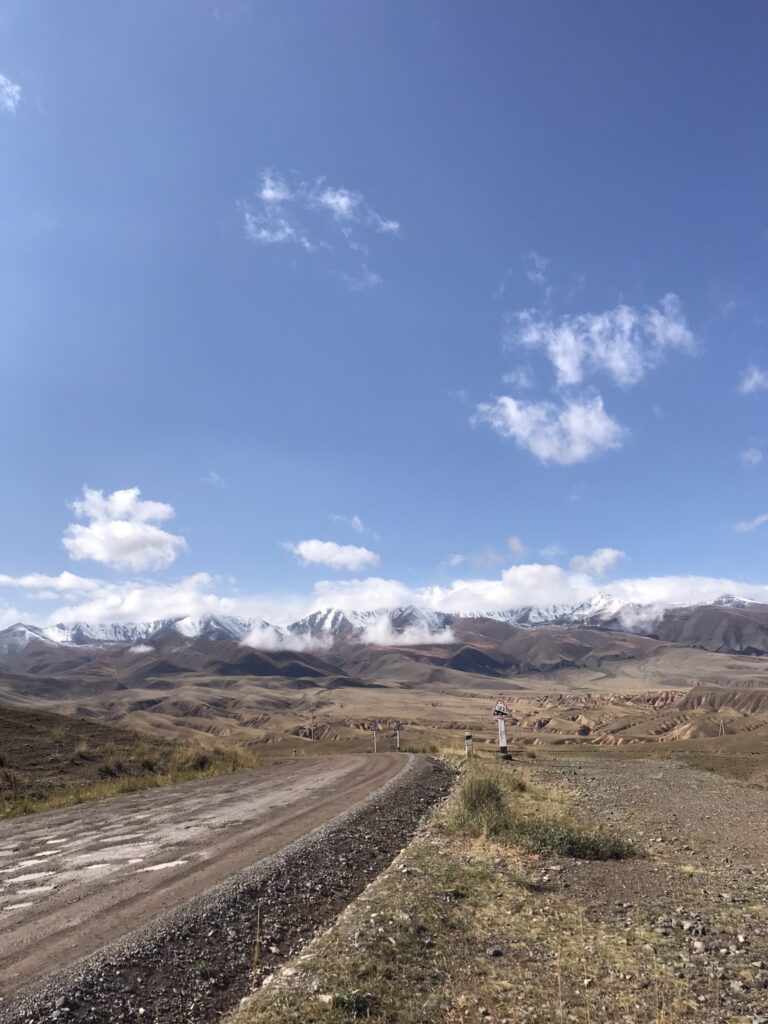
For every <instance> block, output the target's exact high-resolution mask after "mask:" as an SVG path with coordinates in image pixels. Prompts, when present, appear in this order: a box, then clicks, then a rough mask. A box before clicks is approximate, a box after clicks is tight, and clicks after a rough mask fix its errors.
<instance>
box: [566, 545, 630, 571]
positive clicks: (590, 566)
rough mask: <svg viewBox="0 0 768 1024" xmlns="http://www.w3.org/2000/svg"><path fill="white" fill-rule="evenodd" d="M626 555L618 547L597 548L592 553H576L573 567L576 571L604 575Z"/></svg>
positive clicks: (572, 562) (572, 561) (572, 563)
mask: <svg viewBox="0 0 768 1024" xmlns="http://www.w3.org/2000/svg"><path fill="white" fill-rule="evenodd" d="M624 558H626V555H625V553H624V552H623V551H619V550H618V549H617V548H597V550H595V551H593V552H592V554H591V555H574V556H573V558H572V559H571V563H570V565H571V568H572V569H573V570H574V571H575V572H586V573H589V575H590V576H604V575H605V574H606V573H607V572H608V570H609V569H612V568H613V567H614V565H617V564H618V563H619V562H621V561H622V560H623V559H624Z"/></svg>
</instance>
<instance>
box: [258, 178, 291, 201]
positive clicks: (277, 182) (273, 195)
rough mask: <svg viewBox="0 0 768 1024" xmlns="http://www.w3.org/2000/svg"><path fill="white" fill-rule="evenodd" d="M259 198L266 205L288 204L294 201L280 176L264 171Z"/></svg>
mask: <svg viewBox="0 0 768 1024" xmlns="http://www.w3.org/2000/svg"><path fill="white" fill-rule="evenodd" d="M259 198H260V199H261V200H262V201H263V202H265V203H287V202H289V201H290V200H291V199H293V195H292V194H291V190H290V189H289V187H288V185H287V184H286V183H285V182H284V181H283V179H282V178H281V177H280V175H279V174H278V175H273V174H272V172H271V171H264V173H263V174H262V176H261V191H260V192H259Z"/></svg>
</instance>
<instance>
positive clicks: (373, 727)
mask: <svg viewBox="0 0 768 1024" xmlns="http://www.w3.org/2000/svg"><path fill="white" fill-rule="evenodd" d="M378 731H379V723H378V722H371V732H378Z"/></svg>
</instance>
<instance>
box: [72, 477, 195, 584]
mask: <svg viewBox="0 0 768 1024" xmlns="http://www.w3.org/2000/svg"><path fill="white" fill-rule="evenodd" d="M140 495H141V491H140V490H139V488H138V487H131V488H128V489H126V490H122V491H113V492H112V494H108V495H106V496H105V494H104V492H103V491H97V490H93V489H91V488H89V487H84V488H83V496H82V498H79V499H78V500H77V501H74V502H73V503H72V509H73V511H74V513H75V515H76V516H77V518H78V519H85V520H87V522H86V523H85V525H84V524H82V523H72V524H70V525H69V526H68V527H67V528H66V530H65V531H64V536H63V538H62V541H63V544H64V547H65V548H66V549H67V551H68V552H69V556H70V558H73V559H75V560H81V559H91V560H92V561H95V562H101V563H102V564H104V565H109V566H111V567H112V568H114V569H132V570H134V571H137V572H138V571H141V570H142V569H159V568H163V567H165V566H168V565H170V564H171V563H172V562H173V561H174V560H175V559H176V558H177V556H178V555H180V554H181V553H182V552H183V551H184V550H185V549H186V546H187V542H186V541H185V540H184V538H183V537H179V536H176V535H175V534H172V533H168V531H167V530H163V529H161V528H160V527H159V526H156V525H154V524H155V523H158V522H164V521H165V520H167V519H171V518H173V516H174V510H173V506H172V505H167V504H165V503H164V502H161V501H142V500H141V498H140Z"/></svg>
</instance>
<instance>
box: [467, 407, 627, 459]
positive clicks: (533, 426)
mask: <svg viewBox="0 0 768 1024" xmlns="http://www.w3.org/2000/svg"><path fill="white" fill-rule="evenodd" d="M473 422H474V423H488V424H490V426H491V427H492V428H493V429H494V430H495V431H496V432H497V433H498V434H500V435H501V436H502V437H511V438H512V439H513V440H514V441H516V442H517V444H518V445H519V446H520V447H521V448H525V449H527V450H528V451H530V452H532V453H533V454H534V455H535V456H536V457H537V458H539V459H541V461H542V462H557V463H559V464H560V465H563V466H565V465H571V464H573V463H575V462H583V461H584V460H585V459H588V458H590V457H591V456H593V455H596V454H598V453H599V452H603V451H606V450H608V449H610V448H619V447H621V444H622V441H623V438H624V428H623V427H622V426H621V425H620V424H618V423H617V422H616V421H615V420H613V419H611V417H610V416H609V415H608V414H607V413H606V411H605V409H604V408H603V400H602V398H601V397H600V396H599V395H594V396H592V397H582V398H580V399H571V400H567V401H565V402H564V403H563V404H562V406H559V407H558V406H556V405H553V404H552V403H551V402H520V401H518V400H517V399H514V398H510V397H509V396H502V397H500V398H497V399H496V401H495V402H492V403H484V404H482V405H479V406H478V407H477V410H476V412H475V415H474V417H473Z"/></svg>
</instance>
